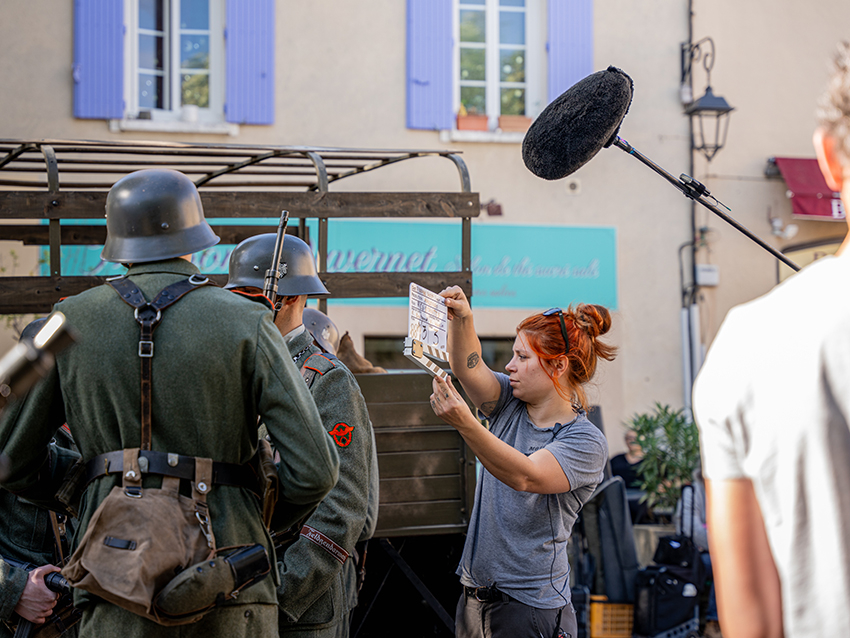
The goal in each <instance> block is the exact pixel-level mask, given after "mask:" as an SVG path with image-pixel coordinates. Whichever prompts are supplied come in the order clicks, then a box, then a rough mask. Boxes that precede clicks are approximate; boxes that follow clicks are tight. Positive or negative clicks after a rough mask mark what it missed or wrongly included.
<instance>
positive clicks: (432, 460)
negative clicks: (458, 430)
mask: <svg viewBox="0 0 850 638" xmlns="http://www.w3.org/2000/svg"><path fill="white" fill-rule="evenodd" d="M461 464H462V459H461V456H460V451H459V450H445V451H444V450H437V451H424V452H419V451H416V452H391V453H388V454H379V455H378V467H379V468H380V473H381V474H380V475H381V477H383V478H402V477H410V476H441V475H442V476H445V475H451V474H457V473H458V472H460V471H461Z"/></svg>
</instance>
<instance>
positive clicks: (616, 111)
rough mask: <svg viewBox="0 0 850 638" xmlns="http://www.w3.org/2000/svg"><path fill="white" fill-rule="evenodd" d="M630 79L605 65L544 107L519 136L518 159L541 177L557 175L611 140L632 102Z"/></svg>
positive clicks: (575, 166)
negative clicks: (520, 148)
mask: <svg viewBox="0 0 850 638" xmlns="http://www.w3.org/2000/svg"><path fill="white" fill-rule="evenodd" d="M633 88H634V84H633V83H632V79H631V78H630V77H629V76H628V75H626V74H625V73H624V72H623V71H621V70H620V69H618V68H617V67H613V66H609V67H608V68H607V69H605V70H604V71H597V72H596V73H593V74H591V75H588V76H587V77H586V78H584V79H583V80H579V81H578V82H576V83H575V84H574V85H573V86H571V87H570V88H569V89H567V90H566V91H564V93H562V94H561V95H560V96H559V97H558V98H557V99H556V100H555V101H553V102H552V103H551V104H550V105H549V106H547V107H546V108H545V109H544V110H543V112H542V113H541V114H540V116H539V117H538V118H537V119H536V120H535V121H534V123H533V124H532V125H531V128H529V129H528V132H527V133H526V134H525V139H523V141H522V159H523V161H524V162H525V165H526V167H528V170H530V171H531V172H532V173H534V174H535V175H537V176H538V177H542V178H543V179H550V180H551V179H561V178H562V177H566V176H567V175H570V174H571V173H574V172H575V171H577V170H578V169H579V168H581V167H582V166H584V165H585V164H586V163H587V162H589V161H590V160H591V159H592V158H593V156H594V155H596V154H597V153H598V152H599V151H600V150H602V149H603V148H607V147H608V146H610V145H611V144H612V143H613V142H614V138H615V137H616V135H617V133H618V132H619V130H620V124H621V123H622V121H623V118H624V117H626V113H628V111H629V106H630V105H631V103H632V90H633Z"/></svg>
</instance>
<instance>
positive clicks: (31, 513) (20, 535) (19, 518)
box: [0, 428, 79, 638]
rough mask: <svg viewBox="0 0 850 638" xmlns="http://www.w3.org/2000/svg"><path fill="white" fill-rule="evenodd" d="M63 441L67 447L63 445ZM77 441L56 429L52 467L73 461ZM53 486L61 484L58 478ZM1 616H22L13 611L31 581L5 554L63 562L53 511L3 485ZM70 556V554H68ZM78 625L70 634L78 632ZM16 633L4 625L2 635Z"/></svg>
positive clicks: (71, 526) (4, 637)
mask: <svg viewBox="0 0 850 638" xmlns="http://www.w3.org/2000/svg"><path fill="white" fill-rule="evenodd" d="M59 445H62V446H64V447H62V448H60V447H58V446H59ZM73 445H74V442H73V440H72V439H71V437H70V436H69V435H68V434H67V432H66V429H65V428H61V429H60V430H59V431H58V432H57V433H56V441H55V444H54V442H51V444H50V458H51V461H52V462H51V463H50V466H51V467H56V466H60V467H63V466H66V465H67V463H65V464H63V463H61V461H60V457H61V459H63V460H65V459H66V460H67V461H72V460H73V459H76V458H78V457H79V455H78V454H77V453H76V452H75V451H73V449H72V448H73ZM53 487H54V488H56V487H58V484H57V482H54V483H53ZM74 526H75V520H74V519H67V520H66V525H65V528H66V533H67V534H68V535H71V534H72V533H73V530H74ZM0 557H2V558H0V620H3V621H8V620H11V621H13V622H17V621H18V617H17V616H14V617H13V613H12V612H14V610H15V607H16V606H17V604H18V601H19V600H20V599H21V594H23V593H24V587H25V586H26V583H27V571H26V570H24V569H20V568H19V567H14V566H12V565H10V564H9V563H7V562H5V561H4V560H3V558H11V559H13V560H16V561H18V562H21V563H29V564H30V565H33V566H35V567H38V566H39V565H47V564H51V565H59V564H60V560H59V556H57V553H56V541H55V539H54V536H53V526H52V524H51V522H50V514H49V512H48V511H47V510H46V509H44V508H43V507H39V506H37V505H33V504H32V503H30V502H29V501H27V500H24V499H23V498H21V497H19V496H16V495H15V494H12V493H11V492H7V491H6V490H2V489H0ZM66 558H67V556H66ZM76 634H77V630H76V627H75V628H73V629H71V630H69V631H68V632H67V633H66V634H64V635H66V636H71V635H74V636H75V635H76ZM11 636H12V633H11V632H10V631H8V630H7V629H6V627H5V626H2V625H0V638H10V637H11Z"/></svg>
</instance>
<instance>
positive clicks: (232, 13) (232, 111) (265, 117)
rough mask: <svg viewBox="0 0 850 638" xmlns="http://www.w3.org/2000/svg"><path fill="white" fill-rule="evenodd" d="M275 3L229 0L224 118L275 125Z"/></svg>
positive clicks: (271, 0) (264, 0)
mask: <svg viewBox="0 0 850 638" xmlns="http://www.w3.org/2000/svg"><path fill="white" fill-rule="evenodd" d="M274 28H275V17H274V0H250V2H246V0H227V16H226V31H225V33H226V37H227V39H226V42H225V49H226V53H225V59H226V65H227V80H226V83H225V84H226V87H225V104H224V110H225V116H226V118H227V121H228V122H233V123H235V124H274Z"/></svg>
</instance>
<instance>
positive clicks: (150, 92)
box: [128, 0, 223, 113]
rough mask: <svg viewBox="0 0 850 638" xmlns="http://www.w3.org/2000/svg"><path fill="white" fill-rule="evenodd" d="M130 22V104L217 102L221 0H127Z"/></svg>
mask: <svg viewBox="0 0 850 638" xmlns="http://www.w3.org/2000/svg"><path fill="white" fill-rule="evenodd" d="M129 5H130V6H129V7H128V14H129V16H130V21H129V22H130V24H131V25H132V24H133V23H134V22H135V30H134V31H135V32H134V33H131V34H130V35H132V36H133V37H132V39H131V42H132V45H134V46H133V47H132V48H131V50H130V54H131V55H130V59H131V60H133V61H134V62H135V63H134V64H131V74H132V77H133V78H134V81H133V85H132V86H131V87H129V88H130V95H131V100H130V102H131V104H132V105H133V106H135V109H132V110H135V111H136V112H137V113H138V112H143V111H174V112H177V111H180V110H181V109H182V108H183V107H184V106H188V105H194V106H197V107H198V108H199V109H210V108H212V107H215V106H217V104H216V103H217V102H220V99H216V96H217V94H216V91H218V92H219V93H220V91H221V87H216V86H215V84H216V83H221V78H222V73H221V69H222V67H223V62H222V61H221V56H222V50H223V32H222V30H221V28H220V26H221V20H220V19H219V17H218V12H220V11H221V8H222V3H221V0H130V1H129Z"/></svg>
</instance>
